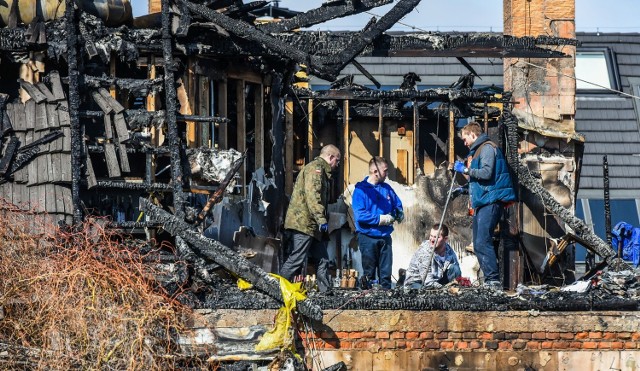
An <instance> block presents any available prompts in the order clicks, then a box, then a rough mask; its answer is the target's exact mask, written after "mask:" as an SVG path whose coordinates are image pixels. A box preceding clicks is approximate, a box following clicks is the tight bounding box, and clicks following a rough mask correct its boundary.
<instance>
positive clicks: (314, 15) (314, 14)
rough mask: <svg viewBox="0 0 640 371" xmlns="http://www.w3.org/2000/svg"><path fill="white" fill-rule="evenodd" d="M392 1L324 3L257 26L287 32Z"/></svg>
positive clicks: (273, 31) (262, 28) (363, 0)
mask: <svg viewBox="0 0 640 371" xmlns="http://www.w3.org/2000/svg"><path fill="white" fill-rule="evenodd" d="M392 2H393V0H362V1H345V2H344V3H338V4H336V3H330V4H322V6H321V7H319V8H316V9H311V10H309V11H306V12H304V13H301V14H298V15H296V16H295V17H293V18H289V19H285V20H283V21H280V22H272V23H265V24H261V25H257V26H256V27H257V28H258V29H259V30H262V31H263V32H266V33H278V32H286V31H290V30H293V29H295V28H303V27H309V26H313V25H316V24H319V23H322V22H326V21H329V20H331V19H335V18H341V17H346V16H349V15H352V14H357V13H362V12H364V11H367V10H370V9H373V8H376V7H379V6H382V5H387V4H390V3H392Z"/></svg>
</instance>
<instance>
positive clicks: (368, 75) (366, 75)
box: [351, 59, 382, 89]
mask: <svg viewBox="0 0 640 371" xmlns="http://www.w3.org/2000/svg"><path fill="white" fill-rule="evenodd" d="M351 64H352V65H353V66H354V67H355V68H356V69H357V70H358V71H360V73H361V74H363V75H364V76H365V77H366V78H368V79H369V81H371V82H372V83H373V85H375V86H376V88H378V89H380V87H381V86H382V85H380V82H378V80H376V78H375V77H373V75H372V74H370V73H369V71H367V69H366V68H364V66H363V65H361V64H360V63H359V62H358V61H356V60H355V59H354V60H352V61H351Z"/></svg>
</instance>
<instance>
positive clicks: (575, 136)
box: [518, 120, 586, 143]
mask: <svg viewBox="0 0 640 371" xmlns="http://www.w3.org/2000/svg"><path fill="white" fill-rule="evenodd" d="M518 127H519V128H520V129H524V130H530V131H535V132H536V133H538V134H542V135H544V136H547V137H551V138H562V139H569V140H575V141H576V142H581V143H584V142H585V141H586V139H585V136H584V135H583V134H580V133H578V132H575V131H574V132H572V133H567V132H562V131H558V130H552V129H547V128H541V127H536V126H532V125H528V124H526V123H524V122H522V121H520V120H518Z"/></svg>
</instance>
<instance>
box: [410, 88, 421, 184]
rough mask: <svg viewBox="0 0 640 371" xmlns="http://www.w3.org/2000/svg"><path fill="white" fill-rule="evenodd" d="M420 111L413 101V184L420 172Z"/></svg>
mask: <svg viewBox="0 0 640 371" xmlns="http://www.w3.org/2000/svg"><path fill="white" fill-rule="evenodd" d="M419 126H420V111H419V110H418V102H417V101H415V100H414V101H413V174H414V176H413V178H414V179H412V180H413V181H414V182H415V178H416V175H417V174H419V172H420V171H421V167H420V153H419V152H420V132H419V131H418V130H420V128H419Z"/></svg>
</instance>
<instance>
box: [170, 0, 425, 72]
mask: <svg viewBox="0 0 640 371" xmlns="http://www.w3.org/2000/svg"><path fill="white" fill-rule="evenodd" d="M180 1H182V2H183V3H185V4H186V5H187V7H188V8H189V10H191V11H192V12H194V13H197V14H199V15H201V16H203V17H204V18H206V19H207V20H209V21H211V22H215V23H216V24H218V25H219V26H221V27H222V28H224V29H225V30H226V31H228V32H229V33H231V34H233V35H235V36H237V37H240V38H242V39H246V40H251V41H255V42H258V43H261V44H263V45H264V46H265V47H266V48H267V49H270V50H272V51H274V52H276V53H277V54H279V55H280V56H281V57H283V58H290V59H293V60H294V61H296V62H298V63H302V64H305V65H306V66H307V68H308V69H309V72H310V73H312V74H314V75H316V76H318V77H321V78H323V79H326V80H335V78H336V76H337V74H338V73H339V72H340V71H337V72H336V71H335V69H329V68H327V66H324V65H323V64H322V62H321V60H320V59H319V58H318V57H315V56H312V55H309V54H307V53H304V52H301V51H300V49H298V48H295V47H291V46H288V45H287V44H283V43H282V42H280V41H279V40H277V39H274V38H273V37H271V36H269V35H266V34H265V33H263V32H260V31H258V30H257V29H256V28H255V27H253V26H250V25H249V24H247V23H245V22H243V21H239V20H236V19H233V18H230V17H227V16H226V15H224V14H220V13H217V12H215V11H213V10H211V9H209V8H207V7H204V6H202V5H199V4H194V3H192V2H190V1H186V0H180ZM413 1H416V0H413ZM163 14H164V13H163ZM163 37H164V36H163ZM351 59H353V58H350V60H351ZM167 62H168V61H165V63H167ZM348 62H349V61H347V63H348Z"/></svg>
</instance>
